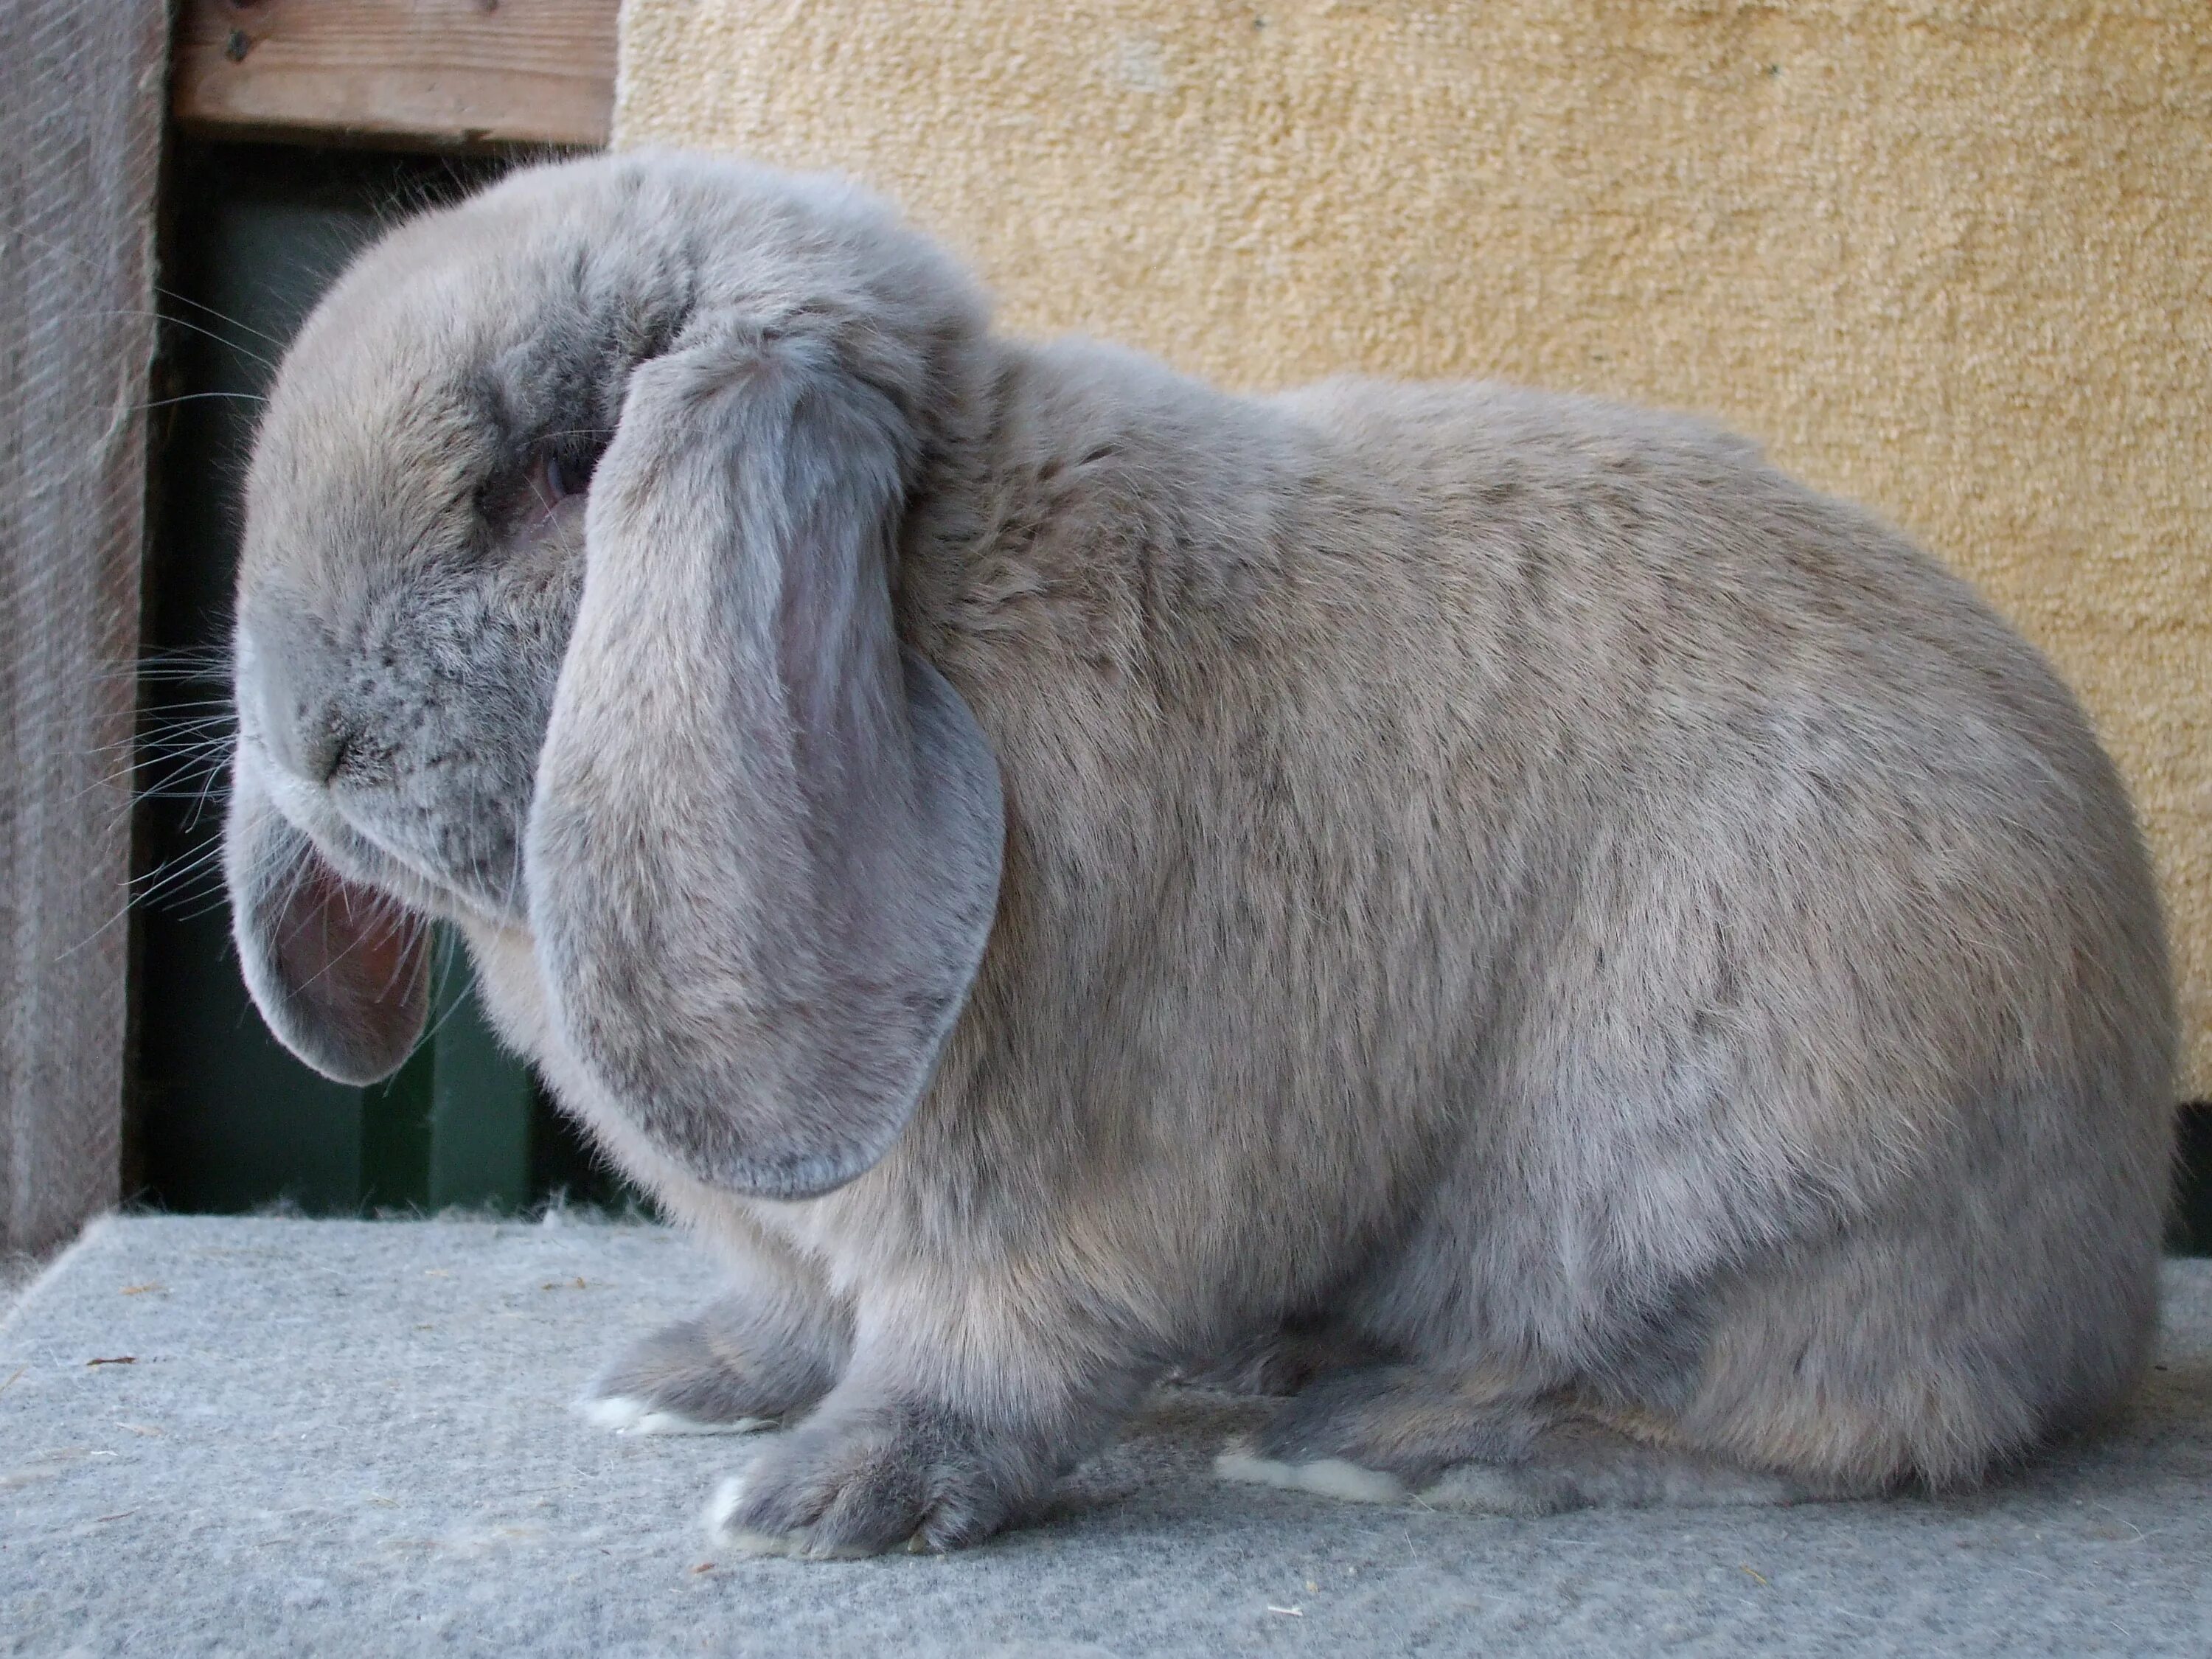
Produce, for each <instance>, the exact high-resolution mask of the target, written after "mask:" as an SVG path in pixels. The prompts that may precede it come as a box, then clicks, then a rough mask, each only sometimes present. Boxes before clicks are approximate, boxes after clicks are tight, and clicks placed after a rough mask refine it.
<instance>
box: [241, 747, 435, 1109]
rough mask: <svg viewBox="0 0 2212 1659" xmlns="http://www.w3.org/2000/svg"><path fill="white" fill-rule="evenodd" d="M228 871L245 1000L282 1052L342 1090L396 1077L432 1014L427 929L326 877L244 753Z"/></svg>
mask: <svg viewBox="0 0 2212 1659" xmlns="http://www.w3.org/2000/svg"><path fill="white" fill-rule="evenodd" d="M223 866H224V876H225V878H226V880H227V881H228V885H229V889H230V905H231V932H232V935H233V937H234V939H236V940H237V943H238V957H239V961H240V964H241V965H242V966H243V967H244V969H245V970H246V988H247V989H248V990H249V991H251V992H252V994H253V1000H254V1004H255V1006H258V1008H259V1009H260V1010H261V1016H262V1018H264V1019H265V1020H267V1021H268V1022H269V1029H270V1030H272V1031H274V1032H275V1033H276V1036H277V1038H278V1040H279V1041H281V1042H283V1045H284V1046H285V1047H286V1048H289V1049H290V1050H291V1051H292V1052H293V1053H294V1054H297V1055H298V1056H299V1057H300V1058H301V1060H305V1061H307V1064H308V1065H310V1066H313V1067H314V1068H315V1069H316V1070H317V1071H319V1072H320V1073H322V1074H323V1075H324V1076H325V1077H328V1078H334V1079H337V1081H338V1082H340V1083H375V1082H378V1081H380V1080H381V1079H384V1078H387V1077H389V1076H391V1075H392V1073H394V1072H396V1071H398V1069H399V1066H400V1065H401V1063H402V1062H403V1061H404V1060H406V1058H407V1056H408V1055H409V1054H410V1053H412V1052H413V1051H414V1048H415V1044H416V1041H417V1040H418V1039H419V1038H420V1037H421V1036H422V1022H423V1019H424V1018H425V1016H426V1015H427V1014H428V1012H429V1006H430V948H429V937H430V930H429V925H428V923H427V922H425V921H423V920H422V918H421V917H420V916H417V915H415V914H414V913H413V912H411V911H410V910H408V909H407V908H405V907H404V906H403V905H401V904H400V903H399V902H398V901H396V900H394V899H392V898H388V897H386V896H385V895H384V894H382V893H380V892H378V891H377V890H375V889H374V888H371V887H366V886H363V885H362V884H360V883H359V882H356V881H352V880H349V879H348V878H346V877H344V876H343V875H341V874H339V872H337V870H335V869H333V868H331V865H330V862H329V860H326V859H325V858H324V857H323V855H322V854H320V853H318V852H317V851H316V850H315V848H314V847H313V844H312V843H311V842H309V841H308V840H307V836H304V835H302V834H301V832H300V831H299V830H298V829H295V828H294V827H293V825H292V824H291V823H289V822H287V821H286V820H285V818H284V817H283V816H282V815H281V814H279V813H278V812H277V811H276V807H275V806H274V805H272V804H271V803H270V799H269V797H268V793H267V791H266V790H265V789H264V787H263V786H262V784H261V782H260V781H259V779H258V776H257V775H255V771H254V767H253V763H252V758H251V757H250V756H249V755H248V754H247V753H246V751H245V750H242V749H241V750H240V752H239V756H238V759H237V762H236V763H235V765H234V768H233V770H232V783H231V795H230V808H229V821H228V826H227V828H226V829H225V832H224V836H223Z"/></svg>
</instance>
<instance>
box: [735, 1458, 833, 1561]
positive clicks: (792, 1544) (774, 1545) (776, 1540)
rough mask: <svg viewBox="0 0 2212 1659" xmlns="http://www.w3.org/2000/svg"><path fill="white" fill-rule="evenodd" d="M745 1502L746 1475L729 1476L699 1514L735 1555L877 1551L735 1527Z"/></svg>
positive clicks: (820, 1557)
mask: <svg viewBox="0 0 2212 1659" xmlns="http://www.w3.org/2000/svg"><path fill="white" fill-rule="evenodd" d="M744 1501H745V1478H744V1476H743V1475H741V1474H732V1475H728V1476H726V1477H725V1478H724V1479H723V1480H722V1483H721V1484H720V1486H716V1487H715V1488H714V1496H713V1497H711V1498H708V1500H707V1512H706V1513H705V1514H704V1515H703V1516H701V1517H700V1519H702V1521H704V1522H706V1523H707V1536H708V1538H710V1539H712V1540H713V1541H714V1543H715V1544H716V1545H718V1546H719V1547H721V1548H723V1549H726V1550H728V1551H730V1552H731V1553H733V1554H737V1555H784V1556H790V1557H793V1558H794V1559H802V1560H808V1561H861V1560H866V1559H867V1558H868V1557H870V1556H871V1555H873V1554H874V1553H875V1552H874V1551H872V1550H863V1549H824V1548H823V1547H820V1546H818V1545H817V1544H815V1543H814V1542H812V1541H811V1540H810V1539H809V1538H808V1537H807V1535H806V1534H805V1533H803V1532H792V1533H775V1532H754V1531H752V1530H751V1529H750V1528H745V1527H733V1526H732V1525H731V1524H730V1521H731V1518H732V1516H735V1515H736V1514H737V1512H738V1505H739V1504H743V1503H744Z"/></svg>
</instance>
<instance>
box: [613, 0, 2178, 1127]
mask: <svg viewBox="0 0 2212 1659" xmlns="http://www.w3.org/2000/svg"><path fill="white" fill-rule="evenodd" d="M621 64H622V68H621V80H620V90H619V94H618V103H617V113H616V141H617V143H618V144H623V145H630V144H638V143H689V144H698V145H708V146H714V147H718V148H725V149H737V150H741V151H744V152H747V153H749V154H750V155H755V156H757V157H759V158H761V159H763V160H768V161H776V162H780V163H782V164H786V165H793V166H805V167H838V168H841V169H843V170H845V171H848V172H850V173H855V174H857V175H858V176H860V177H861V178H862V179H866V180H867V181H869V182H870V183H872V184H873V185H877V186H878V187H879V188H880V189H882V190H884V191H887V192H888V193H890V195H892V196H893V197H896V199H898V200H899V201H900V202H902V203H903V204H905V206H906V207H907V209H908V211H909V213H910V214H911V215H912V216H913V217H914V218H915V220H916V221H918V222H920V223H921V224H923V225H925V226H927V228H930V229H932V230H933V231H935V232H937V233H938V234H940V235H942V236H943V237H945V239H947V240H950V241H951V243H952V244H953V245H955V246H957V247H959V248H961V249H962V250H963V251H964V252H966V253H967V254H968V255H969V257H970V258H972V259H973V260H974V262H975V264H976V265H977V266H978V267H979V268H980V269H981V271H982V272H983V274H984V275H985V276H986V277H987V280H988V281H989V282H990V283H992V285H993V286H994V289H996V291H997V292H998V294H999V295H1000V307H1001V316H1002V318H1003V319H1004V321H1005V322H1006V324H1008V325H1011V326H1012V327H1014V328H1016V329H1018V330H1022V331H1032V332H1037V333H1046V332H1057V331H1066V330H1079V331H1085V332H1088V333H1092V334H1097V335H1100V336H1103V337H1110V338H1114V339H1118V340H1121V341H1124V342H1127V343H1131V344H1135V345H1139V346H1143V347H1146V348H1148V349H1152V350H1154V351H1156V352H1158V353H1160V354H1161V355H1163V356H1165V357H1167V358H1168V359H1170V361H1172V362H1175V363H1176V364H1178V365H1180V366H1182V367H1183V368H1188V369H1191V370H1194V371H1197V372H1200V373H1203V374H1209V375H1212V376H1215V377H1217V378H1218V379H1220V380H1225V381H1226V382H1229V383H1231V384H1234V385H1239V386H1279V385H1284V384H1288V383H1291V382H1295V381H1297V380H1304V379H1309V378H1311V377H1313V376H1315V375H1318V374H1328V373H1330V372H1333V371H1337V370H1343V369H1350V368H1361V369H1368V370H1374V371H1380V372H1385V373H1392V374H1412V375H1427V376H1434V375H1461V374H1468V375H1486V376H1496V377H1502V378H1507V379H1512V380H1524V381H1530V382H1534V383H1539V384H1542V385H1546V386H1559V387H1572V388H1578V389H1583V390H1588V391H1594V392H1606V393H1611V394H1616V395H1620V396H1623V397H1627V398H1636V399H1638V400H1642V401H1646V402H1653V403H1659V404H1671V405H1675V406H1680V407H1685V408H1690V409H1696V410H1704V411H1706V412H1708V413H1711V414H1712V415H1715V416H1719V417H1720V418H1722V419H1723V420H1725V421H1726V422H1729V423H1730V424H1732V425H1734V426H1735V427H1737V428H1740V429H1741V430H1744V431H1746V432H1748V433H1751V434H1753V435H1757V436H1759V438H1761V439H1763V440H1765V442H1766V443H1767V445H1768V446H1769V447H1770V449H1771V452H1772V453H1773V454H1774V455H1775V456H1776V458H1777V459H1778V460H1780V461H1781V462H1782V463H1783V464H1784V465H1787V466H1789V467H1790V468H1791V469H1792V470H1794V471H1797V472H1798V473H1800V474H1801V475H1802V476H1803V477H1807V478H1808V479H1810V480H1812V481H1813V482H1814V483H1818V484H1820V485H1821V486H1822V487H1824V488H1826V489H1832V490H1835V491H1837V492H1839V493H1841V494H1843V495H1849V496H1852V497H1855V498H1857V500H1860V501H1864V502H1866V503H1868V504H1869V506H1872V507H1875V508H1876V509H1877V510H1879V511H1881V512H1882V513H1885V514H1887V516H1888V517H1890V518H1891V519H1893V520H1896V521H1897V522H1899V523H1900V524H1902V525H1904V526H1906V527H1907V528H1909V529H1910V530H1911V531H1912V532H1915V533H1916V534H1917V535H1918V536H1919V537H1920V538H1923V540H1924V541H1925V542H1926V543H1927V544H1929V546H1931V547H1932V548H1934V549H1935V550H1936V551H1937V552H1938V553H1939V554H1940V555H1942V556H1943V557H1945V558H1946V559H1948V560H1950V561H1952V562H1954V563H1955V564H1956V565H1958V566H1959V567H1960V568H1963V569H1964V570H1966V572H1968V573H1969V574H1971V575H1972V577H1973V578H1974V579H1975V580H1977V581H1978V582H1979V583H1980V585H1981V586H1982V587H1983V589H1984V591H1985V592H1987V593H1988V594H1989V595H1990V597H1991V598H1992V599H1994V600H1995V601H1996V604H1997V605H1999V606H2001V607H2002V609H2003V610H2004V611H2006V612H2007V613H2008V614H2009V615H2010V616H2011V617H2013V618H2014V619H2015V622H2017V623H2019V624H2020V625H2021V627H2022V628H2023V629H2026V630H2027V633H2028V634H2029V635H2031V636H2033V638H2034V639H2035V640H2037V641H2039V643H2041V644H2042V645H2043V646H2044V647H2045V648H2046V649H2047V650H2048V651H2049V652H2050V653H2051V655H2052V656H2053V657H2054V658H2055V659H2057V662H2058V664H2059V665H2060V667H2061V668H2062V670H2063V671H2064V672H2065V674H2066V675H2067V676H2068V678H2069V679H2070V680H2071V681H2072V683H2073V684H2074V685H2075V688H2076V689H2077V690H2079V691H2080V693H2081V696H2082V697H2083V698H2084V700H2085V701H2086V702H2087V704H2088V705H2089V708H2090V709H2091V711H2092V712H2093V714H2094V715H2095V717H2096V720H2097V721H2098V724H2099V726H2100V730H2101V731H2102V732H2103V733H2104V735H2105V738H2106V741H2107V743H2108V744H2110V746H2111V747H2112V750H2113V751H2114V753H2115V754H2116V755H2117V756H2118V758H2119V761H2120V763H2121V765H2122V767H2123V768H2124V770H2125V771H2126V773H2127V775H2128V777H2129V779H2130V782H2131V784H2132V785H2133V787H2134V789H2135V791H2136V799H2137V801H2138V803H2139V805H2140V807H2141V810H2142V815H2143V817H2144V820H2145V823H2146V824H2147V827H2148V831H2149V834H2150V838H2151V841H2152V843H2153V845H2154V849H2155V852H2156V854H2157V856H2158V859H2159V862H2160V871H2161V874H2162V877H2163V879H2164V881H2165V884H2166V894H2167V899H2168V904H2169V909H2170V915H2171V917H2172V927H2173V932H2174V936H2175V945H2176V952H2177V957H2178V960H2179V970H2180V977H2181V982H2182V990H2183V997H2184V1001H2185V1009H2186V1012H2187V1018H2188V1030H2189V1036H2188V1042H2189V1070H2190V1075H2189V1078H2188V1079H2187V1086H2188V1088H2189V1090H2190V1091H2191V1092H2192V1093H2194V1094H2196V1095H2199V1096H2202V1095H2203V1094H2206V1093H2207V1092H2212V741H2208V738H2212V27H2208V26H2207V14H2206V11H2205V9H2204V0H2140V3H2136V4H2119V3H2111V4H2098V3H2084V0H1918V3H1916V0H1860V3H1852V0H1799V3H1791V4H1789V5H1786V6H1784V5H1759V4H1750V3H1741V0H1705V3H1692V0H1639V3H1629V0H1612V3H1607V0H1485V3H1475V0H1464V3H1458V4H1453V5H1446V6H1429V7H1422V6H1418V5H1414V4H1411V3H1406V0H1376V3H1371V4H1352V3H1341V4H1329V3H1322V0H1262V3H1259V4H1237V5H1228V4H1216V3H1211V0H805V3H788V0H774V3H772V0H627V3H626V4H625V5H624V7H623V40H622V58H621Z"/></svg>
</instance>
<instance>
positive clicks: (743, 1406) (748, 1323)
mask: <svg viewBox="0 0 2212 1659" xmlns="http://www.w3.org/2000/svg"><path fill="white" fill-rule="evenodd" d="M845 1346H846V1338H845V1334H844V1332H843V1330H842V1327H841V1326H840V1325H839V1324H838V1323H837V1322H836V1320H835V1319H834V1318H832V1317H830V1316H828V1315H827V1314H825V1315H824V1316H823V1317H821V1318H820V1319H819V1320H817V1321H816V1322H812V1323H811V1324H807V1323H802V1322H798V1321H795V1320H793V1319H792V1318H791V1317H789V1316H788V1310H787V1309H786V1308H785V1307H783V1306H782V1305H781V1304H776V1303H766V1304H764V1303H763V1301H761V1300H760V1299H758V1298H756V1297H747V1296H744V1295H732V1296H727V1297H723V1298H722V1299H721V1300H720V1301H718V1302H715V1303H714V1304H710V1305H709V1306H708V1307H707V1308H705V1309H702V1310H701V1311H700V1312H699V1313H698V1314H696V1315H695V1316H693V1317H691V1318H690V1319H679V1320H678V1321H677V1322H675V1323H674V1324H672V1325H667V1326H664V1327H663V1328H661V1329H659V1330H657V1331H655V1332H654V1333H653V1334H652V1335H650V1336H647V1337H645V1338H643V1339H641V1340H639V1341H637V1342H635V1343H634V1344H632V1345H631V1346H630V1349H629V1352H627V1353H625V1354H623V1357H622V1358H619V1359H617V1361H616V1362H615V1363H614V1364H611V1365H610V1366H609V1367H608V1368H607V1369H606V1370H605V1371H603V1372H601V1373H600V1374H599V1379H598V1380H597V1381H596V1382H595V1383H592V1387H591V1389H590V1390H589V1392H588V1393H586V1395H585V1397H584V1398H583V1399H582V1400H580V1401H578V1402H577V1409H578V1410H579V1411H580V1412H581V1413H583V1415H584V1416H585V1417H586V1419H589V1420H590V1421H592V1422H593V1423H596V1424H598V1425H599V1426H601V1427H602V1428H609V1429H613V1430H614V1431H617V1433H621V1434H744V1433H749V1432H750V1431H753V1430H756V1429H765V1428H771V1427H773V1426H774V1425H775V1424H776V1423H778V1422H780V1421H781V1420H783V1419H786V1418H788V1417H792V1416H795V1415H796V1414H798V1413H800V1412H803V1411H805V1410H807V1409H809V1408H810V1407H812V1406H813V1405H814V1403H815V1402H816V1401H818V1400H820V1399H821V1398H822V1396H823V1395H825V1394H827V1393H828V1392H829V1388H830V1385H831V1384H832V1383H835V1382H836V1380H837V1372H838V1370H839V1369H840V1367H841V1366H842V1364H843V1363H844V1352H845Z"/></svg>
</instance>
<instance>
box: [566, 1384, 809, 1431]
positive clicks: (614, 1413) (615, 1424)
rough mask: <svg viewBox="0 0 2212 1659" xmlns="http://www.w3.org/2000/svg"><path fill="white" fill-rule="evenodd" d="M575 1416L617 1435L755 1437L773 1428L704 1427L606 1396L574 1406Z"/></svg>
mask: <svg viewBox="0 0 2212 1659" xmlns="http://www.w3.org/2000/svg"><path fill="white" fill-rule="evenodd" d="M576 1411H577V1413H578V1415H580V1416H581V1417H582V1418H583V1419H584V1420H585V1421H586V1423H589V1424H591V1425H593V1426H594V1427H596V1428H602V1429H611V1430H613V1431H614V1432H615V1433H617V1434H757V1433H759V1432H760V1431H762V1430H763V1429H768V1428H773V1427H775V1423H774V1422H773V1421H772V1420H771V1419H769V1418H765V1417H736V1418H732V1419H730V1420H729V1421H728V1422H726V1423H705V1422H702V1421H701V1420H700V1419H697V1418H696V1417H686V1416H684V1413H682V1412H671V1411H669V1410H667V1409H665V1407H659V1406H655V1405H653V1404H652V1403H651V1402H650V1401H643V1400H640V1399H637V1398H635V1396H633V1395H626V1394H615V1395H605V1396H604V1397H602V1398H600V1399H598V1400H580V1401H577V1402H576Z"/></svg>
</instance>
